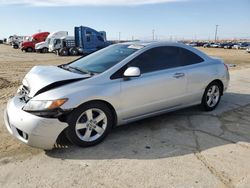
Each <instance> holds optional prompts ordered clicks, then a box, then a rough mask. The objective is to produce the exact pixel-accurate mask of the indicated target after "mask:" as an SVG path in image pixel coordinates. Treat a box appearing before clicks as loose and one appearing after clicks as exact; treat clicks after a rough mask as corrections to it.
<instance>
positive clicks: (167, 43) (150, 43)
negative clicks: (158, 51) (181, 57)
mask: <svg viewBox="0 0 250 188" xmlns="http://www.w3.org/2000/svg"><path fill="white" fill-rule="evenodd" d="M120 44H123V45H135V46H143V47H152V48H153V47H160V46H176V47H183V48H186V49H188V50H190V51H192V52H194V53H196V54H198V55H199V56H201V57H202V58H203V59H210V57H209V56H208V55H207V54H205V53H204V52H202V51H200V50H198V49H196V48H193V47H192V46H190V45H186V44H183V43H181V42H171V41H146V42H145V41H133V42H125V43H120Z"/></svg>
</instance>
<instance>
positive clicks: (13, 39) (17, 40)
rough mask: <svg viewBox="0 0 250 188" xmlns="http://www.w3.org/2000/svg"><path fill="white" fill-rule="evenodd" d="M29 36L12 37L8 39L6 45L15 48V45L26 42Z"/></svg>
mask: <svg viewBox="0 0 250 188" xmlns="http://www.w3.org/2000/svg"><path fill="white" fill-rule="evenodd" d="M26 37H27V36H18V35H11V36H9V38H8V39H7V41H6V43H7V44H9V45H11V46H13V45H14V44H18V45H19V44H20V43H21V42H23V41H25V40H26Z"/></svg>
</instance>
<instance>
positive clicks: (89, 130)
mask: <svg viewBox="0 0 250 188" xmlns="http://www.w3.org/2000/svg"><path fill="white" fill-rule="evenodd" d="M91 133H92V130H91V129H86V132H85V134H84V135H83V139H84V140H89V139H90V136H91Z"/></svg>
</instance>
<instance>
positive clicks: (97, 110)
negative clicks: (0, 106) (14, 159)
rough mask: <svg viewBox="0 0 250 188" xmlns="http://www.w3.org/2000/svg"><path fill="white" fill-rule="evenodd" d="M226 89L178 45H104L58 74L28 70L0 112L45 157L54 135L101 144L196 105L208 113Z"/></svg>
mask: <svg viewBox="0 0 250 188" xmlns="http://www.w3.org/2000/svg"><path fill="white" fill-rule="evenodd" d="M228 83H229V73H228V69H227V66H226V65H225V64H224V63H223V61H222V60H220V59H217V58H212V57H209V56H208V55H206V54H204V53H202V52H201V51H199V50H197V49H195V48H193V47H191V46H187V45H184V44H181V43H172V42H149V43H142V42H133V43H122V44H115V45H111V46H109V47H107V48H104V49H102V50H100V51H98V52H95V53H93V54H91V55H88V56H86V57H83V58H80V59H77V60H75V61H73V62H70V63H68V64H63V65H59V66H35V67H33V68H32V69H31V70H30V71H29V72H28V73H27V75H26V76H25V78H24V79H23V81H22V85H21V86H20V87H19V88H18V91H17V94H16V95H15V96H14V97H13V98H12V99H10V100H9V102H8V104H7V108H6V110H5V112H4V119H5V125H6V127H7V129H8V131H9V132H10V133H11V134H12V135H13V136H15V137H16V138H18V139H19V140H21V141H22V142H24V143H26V144H28V145H30V146H33V147H38V148H43V149H52V148H53V147H54V144H55V143H56V141H57V138H58V137H59V135H60V134H61V133H62V134H65V135H66V137H67V138H68V139H69V140H70V141H71V142H72V143H73V144H76V145H78V146H82V147H87V146H92V145H95V144H98V143H100V142H101V141H102V140H103V139H104V138H105V137H106V136H107V134H108V133H109V132H110V131H111V129H112V127H115V126H118V125H122V124H126V123H129V122H132V121H136V120H139V119H142V118H147V117H150V116H155V115H159V114H162V113H166V112H169V111H173V110H177V109H180V108H185V107H188V106H192V105H198V104H200V105H201V106H202V107H203V109H204V110H206V111H211V110H213V109H215V108H216V106H217V105H218V104H219V102H220V99H221V96H222V95H223V93H224V92H225V91H226V89H227V87H228Z"/></svg>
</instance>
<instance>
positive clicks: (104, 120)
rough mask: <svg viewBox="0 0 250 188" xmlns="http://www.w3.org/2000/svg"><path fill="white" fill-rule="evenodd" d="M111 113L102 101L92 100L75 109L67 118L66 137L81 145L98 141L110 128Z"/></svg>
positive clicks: (85, 145)
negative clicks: (92, 101)
mask: <svg viewBox="0 0 250 188" xmlns="http://www.w3.org/2000/svg"><path fill="white" fill-rule="evenodd" d="M112 119H113V117H112V113H111V111H110V109H109V108H108V107H107V106H106V105H105V104H103V103H99V102H94V103H89V104H85V105H82V106H81V107H79V108H77V109H75V110H74V111H73V112H72V113H71V114H70V115H69V116H68V118H67V122H68V124H69V127H68V128H67V129H66V130H65V134H66V137H67V138H68V139H69V140H70V141H71V142H72V143H73V144H76V145H78V146H81V147H88V146H92V145H96V144H98V143H100V142H101V141H102V140H103V139H104V138H105V137H106V136H107V135H108V133H109V132H110V130H111V128H112V122H113V121H112Z"/></svg>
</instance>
